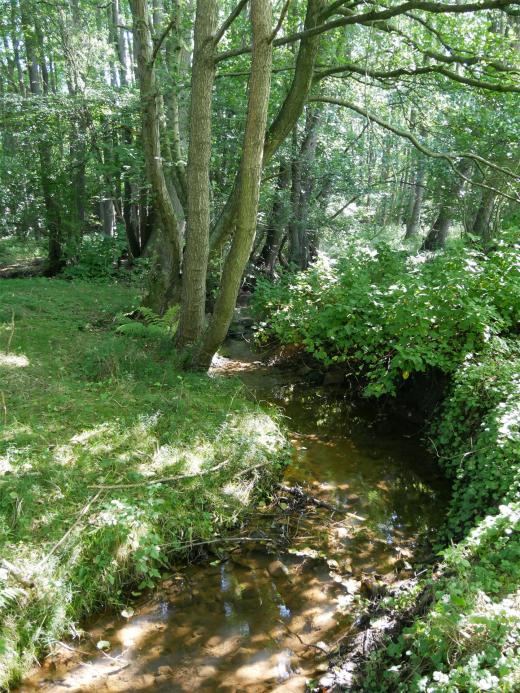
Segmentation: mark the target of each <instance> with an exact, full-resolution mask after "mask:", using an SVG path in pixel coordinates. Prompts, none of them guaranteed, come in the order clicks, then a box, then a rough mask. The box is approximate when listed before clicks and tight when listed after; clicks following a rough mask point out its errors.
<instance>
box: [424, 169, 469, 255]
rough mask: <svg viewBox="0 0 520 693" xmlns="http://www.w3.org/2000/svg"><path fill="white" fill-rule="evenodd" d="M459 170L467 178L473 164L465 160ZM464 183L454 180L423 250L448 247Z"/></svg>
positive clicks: (459, 179)
mask: <svg viewBox="0 0 520 693" xmlns="http://www.w3.org/2000/svg"><path fill="white" fill-rule="evenodd" d="M457 168H458V171H459V173H461V174H462V175H463V176H466V175H467V174H468V172H469V170H470V168H471V164H470V163H469V162H468V161H467V160H466V159H465V160H463V161H462V163H461V164H459V166H458V167H457ZM464 183H465V181H464V179H463V178H460V177H458V176H457V178H456V179H455V180H454V182H453V185H452V186H451V189H450V190H449V192H448V194H447V195H446V197H445V199H444V201H443V202H442V204H441V208H440V210H439V213H438V215H437V218H436V219H435V222H434V224H433V226H432V228H431V229H430V231H429V233H428V235H427V236H426V238H425V239H424V241H423V243H422V245H421V250H441V249H442V248H444V246H445V245H446V238H447V237H448V232H449V230H450V226H451V223H452V221H453V217H454V216H455V212H456V208H457V205H458V202H459V195H460V193H461V192H462V189H463V187H464Z"/></svg>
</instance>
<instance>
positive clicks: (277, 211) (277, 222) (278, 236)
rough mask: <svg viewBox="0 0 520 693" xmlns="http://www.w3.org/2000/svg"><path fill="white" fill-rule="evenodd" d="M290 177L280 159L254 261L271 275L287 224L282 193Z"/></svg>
mask: <svg viewBox="0 0 520 693" xmlns="http://www.w3.org/2000/svg"><path fill="white" fill-rule="evenodd" d="M290 179H291V176H290V168H289V165H288V163H287V161H285V160H282V161H281V162H280V170H279V172H278V178H277V181H276V191H275V196H274V201H273V207H272V209H271V214H270V216H269V222H268V225H267V231H266V237H265V242H264V246H263V248H262V251H261V253H260V255H259V257H258V260H257V262H256V264H257V266H258V267H259V268H261V269H263V271H264V272H265V273H266V274H267V275H269V276H271V277H273V276H274V269H275V266H276V262H277V260H278V251H279V249H280V245H281V242H282V237H283V234H284V229H285V226H286V224H287V213H288V209H287V201H286V200H285V199H284V194H285V191H286V190H287V188H288V187H289V182H290Z"/></svg>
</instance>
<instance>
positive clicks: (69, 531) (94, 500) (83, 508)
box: [36, 491, 101, 568]
mask: <svg viewBox="0 0 520 693" xmlns="http://www.w3.org/2000/svg"><path fill="white" fill-rule="evenodd" d="M100 494H101V491H98V492H97V493H96V495H95V496H93V497H92V498H91V499H90V500H89V501H88V503H86V504H85V505H84V506H83V507H82V508H81V510H80V512H79V514H78V516H77V517H76V520H75V521H74V522H73V523H72V525H71V526H70V527H69V529H68V530H67V531H66V532H65V534H64V535H63V536H62V538H61V539H60V540H59V541H58V542H57V543H56V544H54V546H53V547H52V549H51V550H50V551H49V553H48V554H47V555H46V556H45V558H43V559H42V560H41V561H40V562H39V563H38V565H37V566H36V568H40V566H42V565H43V564H44V563H45V562H46V561H47V560H48V559H49V558H50V557H51V556H52V554H53V553H55V552H56V551H57V550H58V549H59V548H60V546H62V545H63V544H64V543H65V541H66V540H67V539H68V537H69V536H70V535H71V533H72V532H73V531H74V529H75V528H76V527H77V526H78V524H79V521H80V520H81V518H82V517H83V516H84V515H86V514H87V512H88V511H89V510H90V507H91V505H92V504H93V503H95V502H96V501H97V499H98V498H99V496H100Z"/></svg>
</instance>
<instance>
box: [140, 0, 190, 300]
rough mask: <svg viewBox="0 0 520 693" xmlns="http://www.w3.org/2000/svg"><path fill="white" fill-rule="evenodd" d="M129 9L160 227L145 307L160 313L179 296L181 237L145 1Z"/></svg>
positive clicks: (146, 152) (146, 153)
mask: <svg viewBox="0 0 520 693" xmlns="http://www.w3.org/2000/svg"><path fill="white" fill-rule="evenodd" d="M130 8H131V11H132V17H133V26H134V42H135V46H134V51H135V57H136V60H137V68H138V76H139V92H140V101H141V120H142V133H143V135H142V136H143V148H144V156H145V162H146V168H147V173H148V178H149V180H150V184H151V187H152V193H153V198H154V204H155V206H156V208H157V212H158V216H159V223H160V227H161V238H160V245H161V246H162V248H161V253H160V255H159V256H158V259H157V262H156V264H155V272H156V274H155V276H154V277H153V278H152V283H154V284H155V286H154V291H153V292H151V293H150V295H149V296H148V300H147V304H148V305H149V306H150V307H151V308H153V309H154V310H155V311H156V312H157V313H163V312H164V310H165V309H166V307H167V305H168V302H169V301H170V300H171V297H172V296H176V297H178V295H179V293H180V291H179V290H180V267H181V252H182V248H181V234H180V229H179V224H178V222H177V218H176V216H175V210H174V207H173V203H172V200H171V198H170V194H169V192H168V188H167V185H166V179H165V175H164V168H163V160H162V156H161V143H160V131H159V117H160V114H159V95H158V91H157V85H156V79H155V70H154V65H153V62H152V55H153V46H152V35H151V27H150V16H149V13H148V9H147V6H146V0H130ZM165 262H166V263H167V264H166V265H165V264H164V263H165Z"/></svg>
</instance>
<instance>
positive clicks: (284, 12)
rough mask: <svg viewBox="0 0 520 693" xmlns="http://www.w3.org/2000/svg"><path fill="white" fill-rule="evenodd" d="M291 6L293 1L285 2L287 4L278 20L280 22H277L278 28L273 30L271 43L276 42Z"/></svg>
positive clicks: (286, 0) (287, 0)
mask: <svg viewBox="0 0 520 693" xmlns="http://www.w3.org/2000/svg"><path fill="white" fill-rule="evenodd" d="M290 4H291V0H285V4H284V6H283V7H282V11H281V12H280V16H279V18H278V21H277V22H276V26H275V28H274V29H273V33H272V34H271V41H274V40H275V38H276V34H277V33H278V32H279V31H280V29H281V28H282V24H283V20H284V19H285V15H286V14H287V11H288V9H289V5H290Z"/></svg>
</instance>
